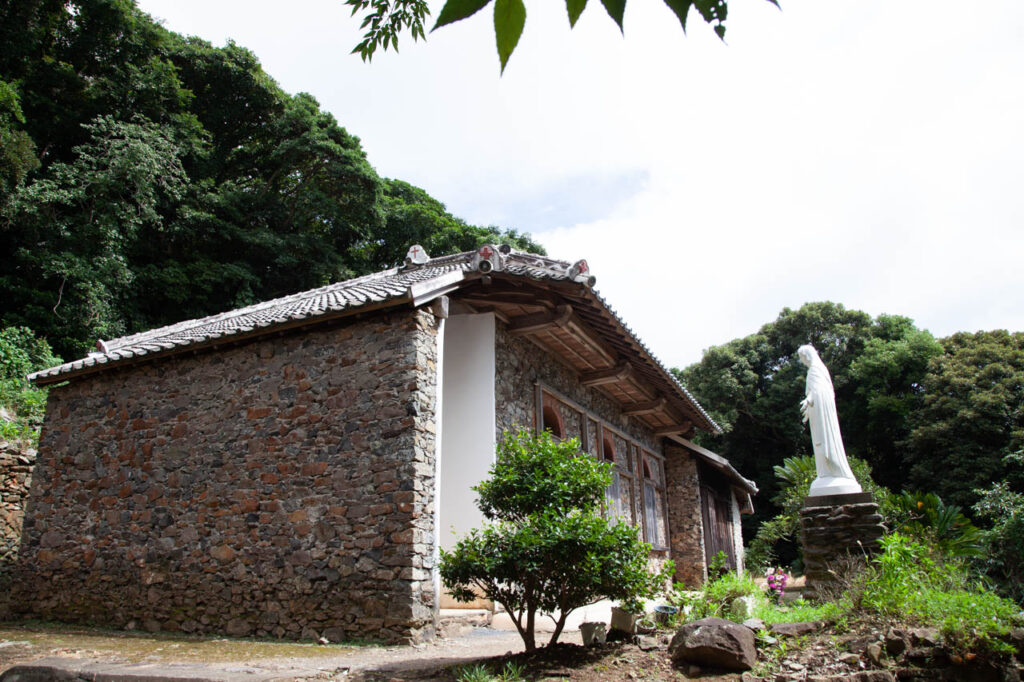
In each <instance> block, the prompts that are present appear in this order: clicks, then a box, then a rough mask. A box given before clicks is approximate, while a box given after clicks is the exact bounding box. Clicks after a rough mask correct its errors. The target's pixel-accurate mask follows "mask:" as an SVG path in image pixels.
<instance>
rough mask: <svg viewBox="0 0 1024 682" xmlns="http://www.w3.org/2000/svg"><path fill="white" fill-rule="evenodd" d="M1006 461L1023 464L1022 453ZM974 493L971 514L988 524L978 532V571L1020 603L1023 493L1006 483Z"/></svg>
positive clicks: (1022, 598) (1023, 599) (1022, 587)
mask: <svg viewBox="0 0 1024 682" xmlns="http://www.w3.org/2000/svg"><path fill="white" fill-rule="evenodd" d="M1007 459H1008V460H1011V461H1012V460H1015V459H1016V460H1017V461H1020V462H1021V463H1022V464H1024V453H1015V454H1014V455H1010V456H1009V457H1007ZM977 493H978V494H979V495H980V499H979V500H978V502H977V504H975V505H974V511H975V513H976V514H978V516H979V517H981V518H982V519H984V520H986V521H988V522H989V523H990V524H992V527H991V528H990V529H988V530H986V531H984V532H983V533H982V538H981V541H982V544H983V545H984V547H985V550H984V552H982V555H981V557H980V558H979V564H980V566H981V569H982V570H983V571H984V573H985V574H986V575H987V576H989V577H990V578H991V579H992V580H993V581H994V583H995V585H996V587H997V589H998V590H999V591H1000V592H1001V593H1002V594H1004V595H1005V596H1007V597H1009V598H1010V599H1013V600H1015V601H1016V602H1017V603H1018V604H1024V494H1021V493H1018V492H1014V491H1013V490H1011V489H1010V485H1009V483H1007V482H1006V481H1001V482H999V483H996V484H995V485H994V486H992V487H991V488H989V489H988V490H979V491H977Z"/></svg>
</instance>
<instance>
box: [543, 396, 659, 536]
mask: <svg viewBox="0 0 1024 682" xmlns="http://www.w3.org/2000/svg"><path fill="white" fill-rule="evenodd" d="M534 384H535V386H536V399H535V405H536V416H535V423H536V428H537V432H538V433H540V431H542V430H543V428H544V397H545V395H547V396H550V398H551V400H553V401H555V402H557V403H560V404H561V405H563V406H565V407H566V408H568V409H570V410H573V411H574V412H576V413H577V414H578V415H579V422H580V448H581V449H582V450H583V451H584V452H586V453H588V454H590V455H591V456H592V457H595V458H597V459H598V460H599V461H602V462H603V461H606V460H605V458H604V438H605V432H606V431H607V432H609V433H610V434H612V436H613V437H614V436H618V437H619V438H621V439H622V440H623V441H625V443H626V453H623V454H624V455H625V457H622V458H620V457H616V459H615V462H614V466H615V468H616V470H617V471H618V472H619V494H620V495H622V492H623V489H625V490H627V491H628V496H629V500H628V501H629V510H628V518H626V522H627V523H629V524H630V525H631V526H633V527H634V528H637V529H638V530H639V531H640V532H641V533H642V535H641V537H642V538H645V539H646V538H649V537H650V532H649V531H648V530H647V514H646V507H645V502H646V501H645V499H644V483H645V481H646V480H647V479H645V478H644V475H643V459H644V457H647V456H650V457H652V458H654V459H655V460H657V462H658V469H659V473H660V481H652V482H654V484H655V485H654V488H655V491H656V494H658V495H659V496H660V497H661V511H662V520H663V521H664V524H665V542H666V544H665V545H655V544H654V543H653V542H650V541H649V540H647V541H648V542H650V544H651V551H652V552H654V553H658V554H666V553H667V552H668V551H669V549H670V548H669V547H668V539H669V538H670V537H671V529H670V528H669V519H668V496H667V487H668V486H667V484H666V481H665V457H664V455H661V454H658V453H656V452H654V451H652V450H649V449H647V448H646V447H645V446H644V445H643V444H642V443H640V442H639V441H637V440H636V439H635V438H632V437H630V436H629V435H627V434H626V433H625V432H623V431H622V430H620V429H618V428H616V427H614V426H611V425H610V424H608V423H607V422H606V421H605V420H604V419H603V418H602V417H601V416H600V415H598V414H597V413H595V412H593V411H591V410H590V409H588V408H586V407H584V406H582V405H580V404H579V403H577V402H576V401H575V400H573V399H572V398H570V397H568V396H566V395H565V394H564V393H562V392H561V391H558V390H557V389H555V388H553V387H551V386H549V385H548V384H545V383H544V382H542V381H539V380H538V381H536V382H534ZM558 418H559V424H560V425H561V426H562V433H563V437H569V435H568V434H566V433H565V424H564V420H563V419H562V417H561V412H560V411H559V412H558ZM591 423H594V424H595V425H596V428H595V430H594V439H595V441H596V442H595V443H593V444H591V443H590V433H589V432H590V424H591ZM612 442H613V443H614V440H613V441H612ZM591 446H593V449H592V448H591ZM616 454H617V455H618V454H619V453H616ZM620 459H623V460H625V461H620ZM634 483H637V484H638V485H636V486H634ZM637 500H639V508H640V514H639V518H637ZM607 513H608V511H607V505H606V509H605V515H606V518H607Z"/></svg>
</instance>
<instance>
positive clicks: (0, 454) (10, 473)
mask: <svg viewBox="0 0 1024 682" xmlns="http://www.w3.org/2000/svg"><path fill="white" fill-rule="evenodd" d="M35 462H36V451H35V450H34V449H31V448H20V447H18V446H17V445H15V444H14V443H8V442H6V441H4V442H0V617H3V616H4V615H5V614H6V610H7V609H6V607H7V598H8V596H9V594H10V578H11V574H12V572H13V570H14V567H15V564H16V562H17V559H18V546H19V545H20V544H21V525H22V519H23V517H24V512H25V499H26V498H27V497H28V489H29V485H30V484H31V482H32V467H33V465H35Z"/></svg>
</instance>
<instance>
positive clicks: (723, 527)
mask: <svg viewBox="0 0 1024 682" xmlns="http://www.w3.org/2000/svg"><path fill="white" fill-rule="evenodd" d="M700 502H701V516H702V517H703V520H704V560H705V561H706V562H707V564H706V565H708V566H710V565H711V561H712V560H713V559H714V558H715V557H716V556H717V555H718V553H719V552H725V555H726V556H727V557H728V565H729V568H730V570H733V571H735V570H736V546H735V544H734V542H733V527H732V507H731V505H730V504H729V500H727V499H725V497H724V496H723V495H721V494H719V493H718V492H716V491H715V490H713V489H712V488H710V487H708V486H706V485H702V486H701V487H700Z"/></svg>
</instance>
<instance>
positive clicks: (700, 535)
mask: <svg viewBox="0 0 1024 682" xmlns="http://www.w3.org/2000/svg"><path fill="white" fill-rule="evenodd" d="M665 479H666V482H667V485H668V487H667V489H666V492H667V497H668V526H669V546H670V547H671V548H672V560H673V561H675V564H676V578H675V579H676V581H677V582H681V583H683V584H684V585H686V586H687V587H688V588H690V589H694V588H696V587H698V586H700V585H701V584H703V583H704V579H705V577H706V576H705V566H704V525H703V523H702V519H701V510H700V477H699V474H698V471H697V461H696V460H695V459H694V456H693V455H692V454H690V453H689V452H688V451H687V450H686V449H685V448H682V447H678V446H673V445H668V446H666V447H665ZM740 551H742V546H741V547H740Z"/></svg>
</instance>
